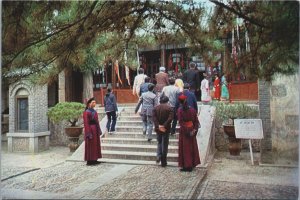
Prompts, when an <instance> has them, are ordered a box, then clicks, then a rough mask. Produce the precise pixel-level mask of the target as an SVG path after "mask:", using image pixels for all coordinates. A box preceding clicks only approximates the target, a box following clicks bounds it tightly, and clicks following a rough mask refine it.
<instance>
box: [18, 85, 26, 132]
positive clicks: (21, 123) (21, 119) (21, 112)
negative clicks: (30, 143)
mask: <svg viewBox="0 0 300 200" xmlns="http://www.w3.org/2000/svg"><path fill="white" fill-rule="evenodd" d="M16 111H17V112H16V129H17V131H28V92H27V90H25V89H20V90H19V91H18V92H17V95H16Z"/></svg>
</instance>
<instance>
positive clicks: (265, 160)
mask: <svg viewBox="0 0 300 200" xmlns="http://www.w3.org/2000/svg"><path fill="white" fill-rule="evenodd" d="M260 163H262V164H274V158H273V153H272V151H271V150H262V151H261V153H260Z"/></svg>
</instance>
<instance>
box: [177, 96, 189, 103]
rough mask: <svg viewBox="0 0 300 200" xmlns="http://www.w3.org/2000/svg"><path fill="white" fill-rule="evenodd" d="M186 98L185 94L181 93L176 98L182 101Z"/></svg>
mask: <svg viewBox="0 0 300 200" xmlns="http://www.w3.org/2000/svg"><path fill="white" fill-rule="evenodd" d="M186 99H187V96H185V95H184V94H181V95H180V96H179V97H178V100H179V101H180V102H181V103H183V102H184V101H185V100H186Z"/></svg>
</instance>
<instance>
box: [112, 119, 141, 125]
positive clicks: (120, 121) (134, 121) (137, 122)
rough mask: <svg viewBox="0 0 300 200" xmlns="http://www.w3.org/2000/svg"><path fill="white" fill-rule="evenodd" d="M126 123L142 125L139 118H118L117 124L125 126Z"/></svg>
mask: <svg viewBox="0 0 300 200" xmlns="http://www.w3.org/2000/svg"><path fill="white" fill-rule="evenodd" d="M127 125H130V126H133V125H136V126H142V125H143V122H142V120H141V119H139V120H123V119H120V120H118V121H117V126H127Z"/></svg>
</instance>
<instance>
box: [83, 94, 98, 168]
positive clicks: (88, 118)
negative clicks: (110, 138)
mask: <svg viewBox="0 0 300 200" xmlns="http://www.w3.org/2000/svg"><path fill="white" fill-rule="evenodd" d="M95 106H96V100H95V99H94V97H93V98H90V99H89V100H88V101H87V103H86V108H85V111H84V112H83V124H84V141H85V144H84V145H85V146H84V160H85V161H86V162H87V163H86V164H87V165H95V164H99V163H100V162H99V161H97V160H98V159H99V158H102V154H101V144H100V135H102V132H101V129H100V125H99V120H98V113H97V111H96V110H95V109H94V107H95Z"/></svg>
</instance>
